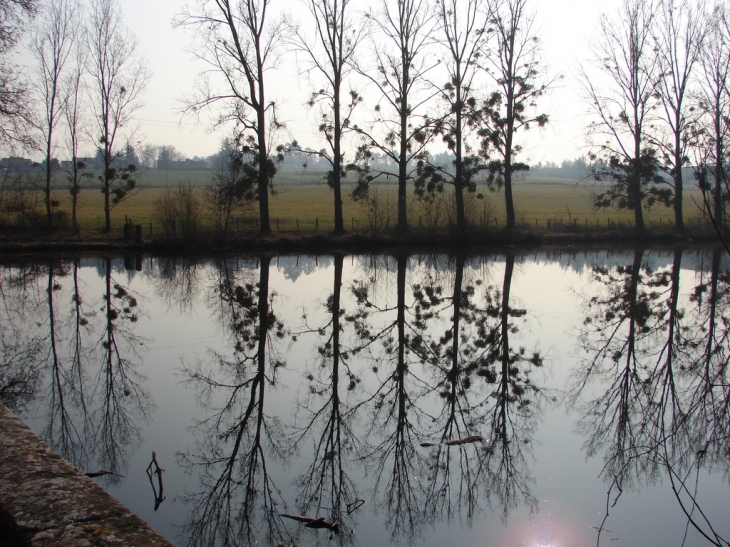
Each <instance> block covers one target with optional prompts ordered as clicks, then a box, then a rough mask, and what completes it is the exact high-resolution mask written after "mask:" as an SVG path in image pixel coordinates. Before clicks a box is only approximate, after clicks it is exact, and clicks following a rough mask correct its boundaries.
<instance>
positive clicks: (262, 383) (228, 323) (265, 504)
mask: <svg viewBox="0 0 730 547" xmlns="http://www.w3.org/2000/svg"><path fill="white" fill-rule="evenodd" d="M269 265H270V259H269V258H268V257H265V258H262V259H261V260H260V267H259V279H258V283H256V282H255V281H254V280H253V279H246V278H245V277H240V276H239V275H238V273H239V272H238V271H236V270H234V269H233V268H232V265H231V264H229V263H228V262H227V261H225V260H224V261H222V262H221V263H220V264H219V265H218V268H217V271H216V277H217V279H216V285H215V287H214V297H213V298H212V299H211V304H212V305H214V306H215V311H216V314H217V316H218V320H219V321H220V323H221V325H222V326H223V327H224V328H226V329H227V330H228V332H229V338H230V342H231V351H230V353H229V354H227V355H225V354H222V353H218V352H215V351H211V352H210V359H208V360H201V361H198V362H197V363H196V364H195V365H194V366H192V367H186V368H185V369H184V374H185V376H186V380H185V381H186V382H187V383H188V384H189V385H190V386H191V387H192V388H193V389H194V390H195V392H196V393H198V394H199V396H200V400H201V403H202V404H203V406H204V408H205V410H206V411H207V412H208V413H209V414H208V416H206V417H205V418H204V419H202V420H200V421H199V422H198V423H197V424H196V425H195V430H196V441H197V446H196V448H195V450H194V451H192V452H180V453H179V457H180V459H181V462H182V465H183V466H184V467H186V468H187V469H188V470H189V471H190V472H194V473H196V474H197V475H198V476H199V481H200V490H199V491H197V492H194V493H191V494H189V495H188V496H187V501H188V503H189V504H190V507H191V511H190V516H189V518H188V520H187V522H186V523H185V540H186V543H187V544H189V545H216V544H218V543H222V544H224V545H253V544H255V543H256V542H259V541H264V542H266V543H267V544H273V543H275V542H277V541H279V540H281V539H282V538H284V537H288V536H289V534H288V533H287V532H286V529H285V526H284V524H283V523H282V521H281V518H280V517H279V516H278V514H277V511H279V510H280V509H281V508H282V507H284V506H285V503H284V501H283V499H282V498H281V496H280V494H279V490H278V489H277V487H276V485H275V484H274V482H273V480H272V477H271V476H270V474H269V472H268V470H267V456H269V455H270V454H273V455H274V456H276V455H278V454H282V453H283V450H282V448H281V447H280V446H279V440H280V439H281V438H282V435H281V426H280V425H279V424H277V423H276V421H275V420H267V417H266V413H265V407H264V401H265V394H266V387H267V385H270V386H273V385H275V383H276V371H277V369H278V368H279V367H281V366H283V365H284V363H283V361H282V360H281V359H279V358H278V357H277V354H276V352H275V350H274V348H272V347H271V345H272V340H271V338H272V336H274V337H278V338H283V337H285V336H286V334H285V329H284V324H283V323H282V322H281V321H280V320H279V318H278V317H277V316H276V314H275V312H274V309H273V295H270V292H269ZM244 273H249V272H244Z"/></svg>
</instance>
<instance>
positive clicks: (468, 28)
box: [0, 0, 730, 233]
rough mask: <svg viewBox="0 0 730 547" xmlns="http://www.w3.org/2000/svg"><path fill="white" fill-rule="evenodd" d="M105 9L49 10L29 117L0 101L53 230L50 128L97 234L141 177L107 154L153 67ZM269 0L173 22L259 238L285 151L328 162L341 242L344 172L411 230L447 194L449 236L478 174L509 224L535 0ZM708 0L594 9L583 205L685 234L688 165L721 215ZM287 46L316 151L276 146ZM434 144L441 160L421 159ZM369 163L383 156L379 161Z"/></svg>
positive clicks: (190, 105) (24, 107) (725, 33)
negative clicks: (314, 125) (186, 33)
mask: <svg viewBox="0 0 730 547" xmlns="http://www.w3.org/2000/svg"><path fill="white" fill-rule="evenodd" d="M117 1H118V0H94V1H92V2H91V9H90V10H89V14H88V16H87V17H86V18H85V19H84V18H82V17H81V14H80V10H79V7H78V5H77V4H75V0H63V1H58V2H52V3H49V4H48V6H46V8H45V9H44V10H41V13H40V14H39V15H37V22H36V25H35V26H34V28H33V30H32V33H31V34H32V44H33V47H32V50H33V53H34V57H35V59H36V61H37V62H36V70H35V71H34V72H33V74H34V75H35V76H34V81H33V83H32V88H33V89H34V90H35V91H36V95H37V98H38V99H39V100H38V101H36V103H37V104H40V105H42V107H41V108H38V109H37V110H38V111H37V112H31V110H30V109H29V108H28V103H27V102H26V101H25V100H24V99H20V98H17V97H16V99H17V101H18V102H17V103H16V105H17V108H16V110H15V111H13V110H12V108H5V113H3V114H2V119H0V122H1V123H0V125H2V126H3V127H2V130H0V134H2V136H3V138H4V140H5V141H6V142H10V141H13V142H17V143H21V144H23V145H25V146H37V147H38V148H39V149H42V150H43V153H44V155H45V158H46V161H45V166H46V170H47V173H46V184H45V187H44V195H45V204H46V215H47V219H48V225H49V226H51V225H52V223H53V215H52V213H53V206H54V201H53V199H52V195H51V194H52V183H51V181H52V166H53V162H52V161H51V159H52V158H53V153H54V150H55V149H56V147H57V142H58V140H59V139H58V135H57V134H58V132H59V130H62V132H65V138H66V140H67V149H68V150H70V152H71V156H72V159H73V161H72V162H71V164H72V165H73V168H72V169H71V172H70V173H69V180H70V181H71V194H72V196H73V200H72V201H73V210H74V211H75V203H76V198H77V196H78V192H79V191H80V189H81V183H82V181H83V180H84V177H86V178H87V179H88V178H92V177H93V175H90V174H88V173H84V167H85V165H84V163H83V162H82V161H77V159H78V157H79V156H78V149H79V146H80V144H81V142H82V141H83V139H84V138H87V139H88V141H89V142H93V143H94V146H95V147H96V148H97V154H98V155H99V156H101V157H102V158H103V163H104V169H103V172H102V174H101V175H100V176H99V180H100V183H101V187H102V191H103V192H104V196H105V203H104V209H105V220H106V228H107V230H108V229H110V228H111V219H110V211H111V209H112V208H113V207H114V205H116V204H117V203H119V202H120V201H121V200H123V199H125V198H126V197H128V196H129V193H130V192H131V191H132V190H133V189H134V187H135V178H134V168H133V167H131V166H130V165H125V164H124V163H122V162H120V159H122V158H124V157H127V156H129V152H130V150H129V147H128V144H127V143H128V141H126V142H124V144H123V145H120V144H119V143H120V142H122V141H125V137H129V133H126V134H125V133H124V132H125V131H126V130H127V129H129V128H130V124H131V121H132V115H133V114H134V112H135V110H136V109H137V108H138V107H139V106H140V102H139V98H140V94H141V92H142V91H143V90H144V87H145V85H146V83H147V80H148V77H149V73H148V71H147V69H146V67H145V65H144V63H143V62H141V61H140V60H139V59H137V57H136V45H137V42H136V40H135V38H134V37H133V36H132V35H131V34H129V32H128V31H127V30H126V29H125V28H124V27H123V25H122V21H121V13H120V10H119V5H118V3H117ZM39 2H40V0H24V1H23V2H15V3H12V4H11V6H13V7H12V9H11V11H10V12H9V14H10V15H13V14H14V17H15V18H14V19H13V17H10V16H9V18H8V19H7V20H8V21H10V23H9V24H8V25H6V26H7V27H8V31H7V32H5V35H6V36H7V37H6V38H5V43H4V45H2V46H1V47H0V54H3V53H6V52H7V51H9V49H10V48H12V47H13V46H14V45H15V44H16V43H17V41H18V38H19V35H20V30H19V29H20V28H21V25H20V22H21V20H22V17H23V16H24V15H35V14H36V13H37V12H38V11H39V8H40V4H39ZM271 2H272V0H219V1H216V2H202V3H200V4H198V6H197V7H196V8H190V9H189V10H188V11H184V12H182V13H181V14H180V15H179V16H178V18H177V20H176V24H177V25H179V26H190V27H194V28H195V29H196V30H197V31H198V32H196V34H195V36H196V40H197V42H196V45H195V46H194V47H193V51H194V52H195V53H196V54H197V56H198V57H199V58H200V59H201V60H203V61H204V62H205V63H206V66H207V68H208V71H207V76H210V77H204V78H200V79H199V84H198V88H197V89H196V90H195V91H194V92H193V93H192V94H190V95H189V96H187V97H186V99H185V101H186V104H187V108H186V111H187V113H188V114H190V115H194V116H198V115H200V114H201V113H202V112H206V111H209V112H212V113H214V121H213V123H214V125H216V126H218V125H223V124H232V125H234V126H235V128H236V138H235V146H236V148H237V150H238V151H239V153H240V155H241V157H242V158H243V161H244V163H245V164H246V168H245V169H241V170H240V177H239V178H238V180H237V185H238V186H239V187H240V188H239V189H238V191H237V195H238V196H246V197H248V198H250V199H253V200H257V201H258V204H259V219H260V230H261V232H262V233H268V232H270V231H271V226H270V220H269V207H268V199H269V198H268V196H269V192H270V190H271V188H272V180H273V176H274V174H275V172H276V165H277V161H281V160H282V158H283V154H284V153H285V152H286V151H287V149H288V151H289V152H292V153H296V154H299V155H301V156H302V157H303V158H304V161H305V162H306V161H307V159H309V158H314V157H316V158H317V159H318V160H319V161H320V162H321V161H324V162H326V164H328V166H329V169H328V174H327V176H326V180H327V183H328V184H329V186H330V187H331V188H332V190H333V197H334V219H335V231H336V232H343V231H344V219H343V214H342V204H343V195H342V182H343V179H344V178H345V176H346V174H347V173H348V171H351V172H354V173H356V174H357V178H358V184H357V188H356V189H355V190H354V191H353V193H352V197H353V198H354V199H356V200H369V199H372V198H371V196H370V184H371V183H372V182H373V181H375V180H377V179H379V178H384V177H388V178H390V177H394V178H395V179H396V180H397V181H398V202H397V205H398V206H397V210H398V221H397V229H398V230H400V231H405V230H407V229H408V218H407V207H406V206H407V190H408V185H409V184H412V185H413V187H414V191H415V193H416V195H417V196H418V197H420V198H421V199H423V200H425V201H428V200H429V199H433V198H434V197H435V196H437V195H438V194H439V193H440V192H443V191H444V189H445V187H451V188H452V189H453V196H454V203H455V215H454V217H455V225H456V228H457V229H464V228H465V227H466V223H467V219H466V207H465V197H464V196H465V193H470V192H471V193H476V180H477V177H478V176H483V177H485V179H486V181H487V184H488V186H489V188H490V189H492V190H497V189H504V195H505V209H506V216H507V226H508V227H509V228H512V227H514V226H515V225H516V214H515V205H514V198H513V194H512V183H513V177H514V176H515V174H517V173H519V172H522V171H526V170H527V169H529V166H528V165H527V163H525V162H523V161H521V160H520V158H519V154H520V152H521V150H522V148H521V145H520V144H519V139H518V137H519V135H520V133H521V132H523V131H526V130H528V129H530V128H531V127H534V126H538V127H543V126H544V125H545V124H547V123H548V116H547V115H545V114H540V113H539V110H538V108H537V102H538V100H539V99H540V97H541V96H542V95H543V94H544V93H545V92H546V90H547V89H548V88H549V86H550V85H551V84H552V83H554V81H555V79H554V78H552V77H551V76H549V75H548V74H547V72H546V68H545V64H544V63H543V61H542V58H541V50H540V40H539V38H538V37H537V36H536V34H535V31H534V28H533V26H534V16H533V14H532V13H531V12H530V10H529V6H528V0H439V1H438V2H436V3H435V4H434V5H427V4H426V3H425V0H379V2H378V3H377V4H376V5H374V6H373V7H372V8H370V9H368V10H367V11H366V12H365V13H364V15H363V16H360V14H359V12H356V11H355V8H356V7H357V6H356V5H355V4H354V3H353V0H303V4H304V6H306V7H307V8H308V12H309V13H308V16H309V19H308V20H306V21H303V22H301V23H299V22H297V21H294V20H292V19H291V18H286V17H285V18H279V19H277V20H273V19H274V16H272V15H271V13H270V9H271ZM703 2H704V0H698V2H697V3H695V5H688V4H686V3H680V2H677V1H676V0H624V1H623V3H622V6H621V8H620V10H619V12H618V14H617V15H616V16H615V17H610V16H608V15H604V16H602V18H601V22H600V28H599V33H598V38H597V40H596V42H595V44H594V47H593V52H594V58H595V63H594V65H595V66H588V65H586V66H584V67H583V69H582V73H581V75H582V82H583V89H584V92H585V95H586V98H587V100H588V103H589V106H590V110H591V112H592V114H593V121H592V122H591V123H590V125H589V126H588V128H587V133H588V137H589V140H590V143H591V148H592V154H591V157H590V159H591V162H592V166H593V167H592V169H593V175H594V176H595V177H596V178H597V179H599V180H600V179H607V180H610V181H611V182H612V184H611V186H610V187H609V188H608V189H607V190H606V191H605V192H603V193H601V194H600V195H598V196H597V197H596V201H595V205H596V206H597V207H609V206H611V207H616V208H619V209H623V208H626V209H630V210H633V211H634V214H635V224H636V227H637V228H639V229H643V227H644V220H643V211H644V210H645V209H648V208H650V207H652V206H654V205H657V204H663V205H666V206H673V207H674V210H675V219H676V226H677V227H678V228H682V227H683V211H682V202H683V192H684V187H685V181H684V180H683V176H682V168H683V167H686V166H688V165H691V164H692V165H694V166H695V167H696V169H697V173H698V178H699V181H700V187H701V188H702V189H703V190H706V191H707V192H706V193H705V195H706V197H707V200H708V201H712V202H713V203H714V209H713V218H715V219H719V218H721V217H722V215H723V214H724V213H723V209H722V203H723V200H724V195H725V194H726V193H727V192H726V190H727V188H726V186H727V181H726V179H727V176H726V169H725V167H724V166H725V165H726V162H727V156H728V150H727V142H726V141H727V139H726V137H725V133H726V132H727V130H728V123H727V122H728V119H729V116H728V100H729V99H730V94H729V93H728V89H727V85H726V77H727V71H728V67H729V66H730V60H729V59H730V54H729V53H728V51H730V49H729V48H728V42H729V41H730V25H729V24H728V19H727V14H726V12H725V8H724V5H723V4H718V5H717V6H715V7H714V8H712V9H708V8H707V6H706V5H705V4H704V3H703ZM8 9H10V8H8ZM18 10H20V11H18ZM82 19H84V20H83V21H82ZM13 21H16V22H17V24H15V25H14V26H13V24H12V22H13ZM79 28H83V32H77V31H76V30H77V29H79ZM291 52H294V53H296V55H297V58H298V59H299V60H300V66H301V68H302V69H303V71H304V72H305V73H306V74H307V75H308V76H309V79H310V81H311V83H312V84H313V89H315V90H316V91H314V92H313V93H312V94H311V96H310V99H309V106H310V107H311V108H313V109H315V111H316V112H317V113H318V116H319V120H318V130H319V132H320V134H321V136H322V138H323V140H324V142H325V143H326V145H325V147H324V148H322V149H321V150H312V149H303V148H301V147H300V146H299V145H298V144H297V142H296V141H293V142H292V143H290V144H289V145H287V146H284V145H278V146H277V145H276V144H275V142H276V140H277V138H278V133H279V130H280V129H281V128H282V127H283V126H282V124H281V123H280V122H279V121H278V118H277V114H276V104H275V103H274V102H273V101H271V100H268V99H267V96H268V95H267V93H268V87H267V79H266V78H267V72H268V70H269V69H272V68H274V67H275V66H276V65H278V64H279V62H280V60H281V57H282V55H284V54H285V53H291ZM2 71H3V74H5V75H10V76H11V77H12V79H11V81H9V82H7V81H6V82H5V84H4V85H5V87H6V88H8V89H11V88H12V86H15V89H16V90H17V91H22V90H23V87H22V86H23V85H24V84H23V82H21V80H20V79H19V76H18V70H17V68H15V67H13V66H11V65H9V64H8V63H7V62H4V63H3V64H2ZM216 76H218V77H220V78H217V79H216ZM363 82H366V83H367V85H368V86H369V88H370V89H371V90H373V92H372V93H371V94H370V95H369V97H372V98H373V100H374V105H372V110H370V111H368V112H366V113H363V112H362V110H363V109H364V108H365V107H364V103H365V98H364V96H363V95H361V93H360V92H359V91H357V88H358V86H360V85H361V84H362V85H364V84H363ZM10 95H11V96H12V94H10ZM4 100H9V99H4ZM10 106H11V105H10ZM358 110H360V112H357V111H358ZM356 116H357V120H358V123H356V121H355V119H356ZM29 127H30V128H32V130H28V128H29ZM353 137H354V138H355V140H356V141H357V142H358V143H359V146H358V147H357V152H356V153H355V154H354V155H352V157H347V155H346V150H347V149H348V146H347V145H346V143H345V139H346V138H347V139H350V138H353ZM439 141H441V142H442V144H443V145H445V146H446V148H447V149H448V151H449V153H450V161H437V160H436V157H437V156H433V155H431V154H430V153H429V150H428V148H429V147H432V146H434V145H436V144H437V143H438V142H439ZM39 143H40V144H39ZM439 146H441V145H439ZM173 152H174V151H173V150H168V149H167V148H164V149H160V150H158V157H157V161H158V162H159V161H160V159H162V160H163V162H164V161H173V160H174V158H173V157H172V156H170V153H173ZM375 155H377V156H378V158H383V157H385V158H387V160H388V161H387V162H382V161H379V162H377V163H374V162H373V161H371V160H372V158H373V157H374V156H375ZM168 156H169V157H168ZM115 162H116V163H115ZM665 184H668V186H665ZM710 187H712V192H710Z"/></svg>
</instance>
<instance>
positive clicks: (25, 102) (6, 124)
mask: <svg viewBox="0 0 730 547" xmlns="http://www.w3.org/2000/svg"><path fill="white" fill-rule="evenodd" d="M40 3H41V2H40V0H3V1H2V2H0V142H3V143H5V144H11V145H15V144H19V145H21V146H23V147H26V148H27V147H30V146H31V145H32V144H34V143H33V138H32V134H31V133H30V132H29V131H28V128H29V125H30V122H31V120H32V115H31V111H30V104H29V95H28V93H27V83H26V82H25V81H24V79H23V77H22V76H21V72H20V69H19V68H18V66H17V65H15V63H13V62H12V61H11V60H10V59H9V58H8V57H9V53H10V52H11V51H12V50H13V49H14V48H15V46H16V45H17V43H18V41H19V40H20V37H21V36H22V35H23V31H24V30H25V26H26V24H27V22H28V20H29V19H30V18H32V17H34V16H35V15H36V14H37V12H38V9H39V6H40Z"/></svg>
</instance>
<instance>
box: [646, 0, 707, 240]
mask: <svg viewBox="0 0 730 547" xmlns="http://www.w3.org/2000/svg"><path fill="white" fill-rule="evenodd" d="M703 11H704V9H702V4H701V3H700V4H699V5H698V6H690V5H689V4H688V3H686V2H678V1H677V0H662V1H661V2H660V4H659V10H658V16H657V19H656V36H655V48H654V49H655V51H656V54H657V56H658V60H659V66H660V71H659V74H660V78H659V86H658V92H659V95H660V103H661V108H660V109H659V110H660V112H661V117H662V121H663V122H664V125H665V127H666V128H667V130H666V131H662V132H660V133H658V134H654V135H652V136H651V137H650V139H651V142H652V144H653V146H655V147H656V148H657V150H658V151H659V154H660V159H661V163H660V165H661V169H662V170H663V171H665V172H666V173H667V174H668V175H669V176H670V177H671V179H672V181H673V184H672V185H673V187H674V197H673V202H674V225H675V227H676V228H677V229H679V230H681V229H683V228H684V216H683V212H682V200H683V198H684V181H683V179H682V167H684V166H685V165H687V164H688V163H689V148H690V146H691V145H692V143H693V141H694V140H695V137H696V135H695V131H696V127H697V126H696V124H695V123H694V121H695V119H696V117H697V116H696V113H695V109H694V105H693V104H689V103H688V101H687V99H689V93H690V83H691V81H692V72H693V70H694V67H695V65H696V64H697V62H698V60H699V58H700V55H701V53H702V49H703V46H704V36H705V21H704V14H703Z"/></svg>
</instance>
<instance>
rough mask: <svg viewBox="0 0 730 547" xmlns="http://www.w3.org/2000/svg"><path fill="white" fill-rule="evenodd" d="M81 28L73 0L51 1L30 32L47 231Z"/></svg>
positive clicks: (49, 224)
mask: <svg viewBox="0 0 730 547" xmlns="http://www.w3.org/2000/svg"><path fill="white" fill-rule="evenodd" d="M78 27H79V10H78V7H77V5H76V4H75V3H74V2H73V1H72V0H58V1H56V2H51V3H50V4H49V5H48V7H47V8H46V10H45V11H44V13H43V16H42V18H41V19H40V20H39V21H38V25H37V26H36V27H35V28H34V29H33V32H32V33H31V48H30V49H31V52H32V54H33V57H35V62H36V67H35V88H36V92H37V94H38V96H39V98H40V101H39V103H40V108H41V109H42V112H41V114H40V116H39V130H40V132H41V134H42V135H43V153H44V155H45V185H44V187H43V194H44V200H45V203H46V221H47V223H48V228H49V229H50V228H52V227H53V207H54V206H55V205H56V203H55V202H54V200H53V199H52V196H51V193H52V191H53V165H54V162H53V161H52V160H53V154H54V151H55V143H54V140H53V139H54V137H55V130H56V127H57V126H58V124H59V122H60V121H61V120H62V118H63V106H64V102H65V98H64V97H63V85H62V79H63V73H64V69H65V68H66V66H67V63H68V61H69V59H70V57H71V53H72V51H73V47H74V40H75V32H76V31H77V29H78Z"/></svg>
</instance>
